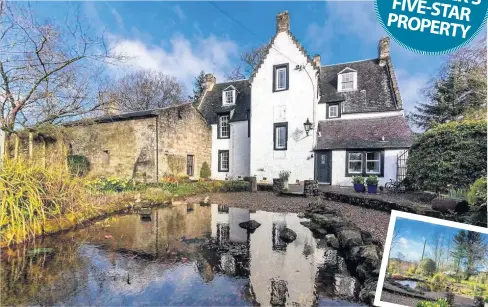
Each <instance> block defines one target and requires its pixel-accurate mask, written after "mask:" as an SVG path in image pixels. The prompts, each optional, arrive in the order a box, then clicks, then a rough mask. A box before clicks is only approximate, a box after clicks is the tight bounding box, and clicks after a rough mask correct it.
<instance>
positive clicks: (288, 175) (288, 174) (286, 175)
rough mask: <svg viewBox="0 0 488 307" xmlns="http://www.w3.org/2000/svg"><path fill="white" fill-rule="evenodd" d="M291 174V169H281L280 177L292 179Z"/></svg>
mask: <svg viewBox="0 0 488 307" xmlns="http://www.w3.org/2000/svg"><path fill="white" fill-rule="evenodd" d="M290 174H291V172H290V171H280V173H279V175H278V177H280V179H281V180H282V181H288V179H290Z"/></svg>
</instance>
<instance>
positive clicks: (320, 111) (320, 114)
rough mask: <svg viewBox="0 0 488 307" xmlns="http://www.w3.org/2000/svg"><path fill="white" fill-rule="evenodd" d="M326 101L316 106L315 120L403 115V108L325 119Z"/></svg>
mask: <svg viewBox="0 0 488 307" xmlns="http://www.w3.org/2000/svg"><path fill="white" fill-rule="evenodd" d="M326 106H327V104H326V103H321V104H319V105H318V106H317V116H316V117H317V120H341V119H362V118H378V117H389V116H403V110H400V111H387V112H366V113H353V114H341V117H340V118H330V119H327V116H326V115H327V114H326Z"/></svg>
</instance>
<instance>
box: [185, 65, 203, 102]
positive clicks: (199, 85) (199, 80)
mask: <svg viewBox="0 0 488 307" xmlns="http://www.w3.org/2000/svg"><path fill="white" fill-rule="evenodd" d="M193 84H194V86H193V95H192V96H188V99H189V100H190V102H191V103H192V104H193V105H196V104H197V103H198V100H199V99H200V97H201V96H202V95H203V93H204V91H205V72H204V71H203V70H202V71H201V72H200V74H199V75H198V76H197V77H195V81H194V83H193Z"/></svg>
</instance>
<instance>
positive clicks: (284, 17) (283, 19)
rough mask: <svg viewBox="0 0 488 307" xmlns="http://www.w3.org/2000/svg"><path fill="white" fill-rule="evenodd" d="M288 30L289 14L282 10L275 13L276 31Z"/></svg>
mask: <svg viewBox="0 0 488 307" xmlns="http://www.w3.org/2000/svg"><path fill="white" fill-rule="evenodd" d="M283 31H290V15H288V11H284V12H281V13H279V14H278V15H276V33H278V32H283Z"/></svg>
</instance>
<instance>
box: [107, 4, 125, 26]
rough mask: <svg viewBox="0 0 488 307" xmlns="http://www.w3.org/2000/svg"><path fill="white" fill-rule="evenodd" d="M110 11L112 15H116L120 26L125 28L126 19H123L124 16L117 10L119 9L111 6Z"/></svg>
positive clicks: (115, 17)
mask: <svg viewBox="0 0 488 307" xmlns="http://www.w3.org/2000/svg"><path fill="white" fill-rule="evenodd" d="M110 13H112V16H113V17H114V19H115V21H116V22H117V24H118V25H119V27H121V28H124V20H123V19H122V16H120V14H119V12H117V10H116V9H114V8H113V7H112V8H110Z"/></svg>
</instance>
